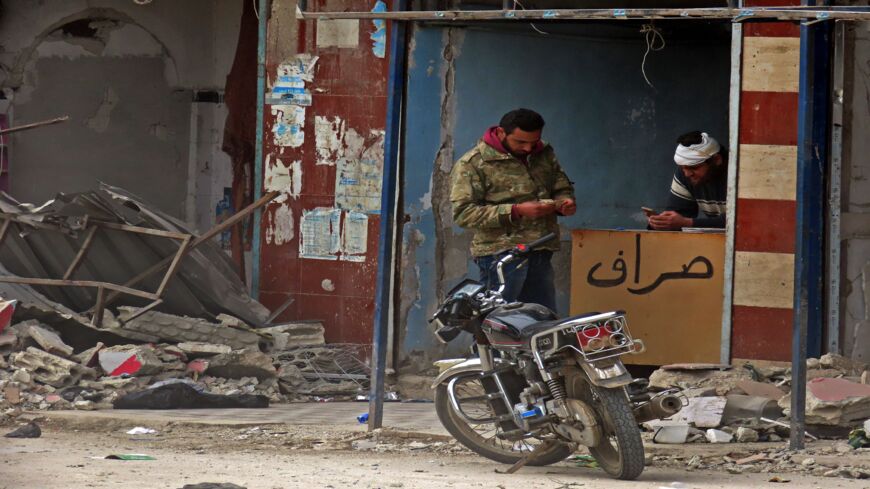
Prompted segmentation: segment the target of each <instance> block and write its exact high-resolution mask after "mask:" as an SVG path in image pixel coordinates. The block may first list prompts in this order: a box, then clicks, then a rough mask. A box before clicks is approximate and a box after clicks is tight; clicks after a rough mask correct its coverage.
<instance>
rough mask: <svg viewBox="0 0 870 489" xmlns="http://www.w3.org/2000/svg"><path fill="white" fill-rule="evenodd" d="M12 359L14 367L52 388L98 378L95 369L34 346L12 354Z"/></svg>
mask: <svg viewBox="0 0 870 489" xmlns="http://www.w3.org/2000/svg"><path fill="white" fill-rule="evenodd" d="M11 358H12V365H14V366H16V367H18V368H23V369H26V370H27V371H28V372H29V373H30V374H31V375H32V377H33V379H34V380H35V381H37V382H40V383H43V384H48V385H50V386H52V387H68V386H71V385H74V384H76V383H78V382H79V380H81V379H83V378H84V379H94V378H96V372H95V371H94V370H93V369H91V368H88V367H83V366H81V365H79V364H78V363H75V362H71V361H69V360H67V359H65V358H61V357H58V356H56V355H52V354H50V353H46V352H44V351H42V350H39V349H37V348H34V347H32V346H31V347H28V348H27V350H25V351H22V352H18V353H14V354H12V356H11Z"/></svg>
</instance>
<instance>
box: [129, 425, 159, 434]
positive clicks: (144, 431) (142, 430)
mask: <svg viewBox="0 0 870 489" xmlns="http://www.w3.org/2000/svg"><path fill="white" fill-rule="evenodd" d="M155 433H157V430H152V429H151V428H145V427H144V426H137V427H135V428H133V429H131V430H129V431H127V434H128V435H153V434H155Z"/></svg>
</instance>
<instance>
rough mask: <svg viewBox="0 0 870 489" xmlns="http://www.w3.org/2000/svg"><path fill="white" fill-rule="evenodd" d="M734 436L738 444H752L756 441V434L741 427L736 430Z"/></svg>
mask: <svg viewBox="0 0 870 489" xmlns="http://www.w3.org/2000/svg"><path fill="white" fill-rule="evenodd" d="M734 436H735V438H736V440H737V442H738V443H753V442H756V441H758V432H757V431H755V430H753V429H751V428H745V427H743V426H741V427H739V428H737V432H736V433H735V435H734Z"/></svg>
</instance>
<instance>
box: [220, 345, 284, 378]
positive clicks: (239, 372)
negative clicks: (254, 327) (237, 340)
mask: <svg viewBox="0 0 870 489" xmlns="http://www.w3.org/2000/svg"><path fill="white" fill-rule="evenodd" d="M206 372H207V373H208V374H209V375H213V376H215V377H224V378H228V379H240V378H242V377H256V378H257V379H259V380H265V379H268V378H272V377H275V376H277V375H278V372H277V371H276V370H275V366H274V365H273V364H272V357H270V356H269V355H266V354H264V353H260V352H259V351H253V350H242V351H234V352H231V353H223V354H220V355H216V356H214V357H212V358H211V359H209V365H208V370H207V371H206Z"/></svg>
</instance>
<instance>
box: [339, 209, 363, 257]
mask: <svg viewBox="0 0 870 489" xmlns="http://www.w3.org/2000/svg"><path fill="white" fill-rule="evenodd" d="M368 237H369V216H368V215H366V214H363V213H362V212H348V213H346V214H345V215H344V223H343V225H342V229H341V259H342V260H346V261H356V262H362V261H365V259H366V257H365V254H366V251H368Z"/></svg>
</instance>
